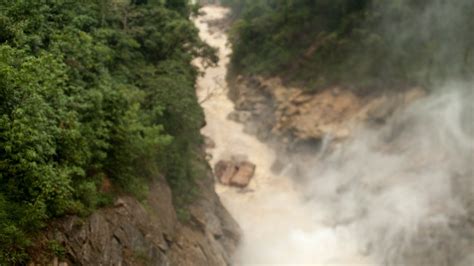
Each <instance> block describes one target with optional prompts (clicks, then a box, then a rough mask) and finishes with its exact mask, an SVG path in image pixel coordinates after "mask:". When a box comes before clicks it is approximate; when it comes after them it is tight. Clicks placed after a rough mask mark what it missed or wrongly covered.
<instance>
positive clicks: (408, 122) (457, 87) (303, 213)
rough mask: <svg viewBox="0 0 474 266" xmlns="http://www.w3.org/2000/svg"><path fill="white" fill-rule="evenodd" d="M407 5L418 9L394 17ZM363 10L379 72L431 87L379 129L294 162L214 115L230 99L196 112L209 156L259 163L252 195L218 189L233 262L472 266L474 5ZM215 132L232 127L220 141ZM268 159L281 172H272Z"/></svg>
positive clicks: (326, 143) (367, 127) (437, 2)
mask: <svg viewBox="0 0 474 266" xmlns="http://www.w3.org/2000/svg"><path fill="white" fill-rule="evenodd" d="M412 5H419V6H423V8H422V10H423V12H420V13H414V12H411V13H410V12H408V15H407V17H402V18H400V17H397V16H398V15H399V13H397V12H399V11H400V10H410V8H411V6H412ZM370 6H371V8H372V11H374V10H375V11H376V12H379V14H380V20H379V21H378V22H380V23H378V24H376V25H375V27H376V28H375V29H373V30H375V31H376V32H377V33H378V34H379V35H380V36H382V37H383V38H385V40H388V42H387V43H385V44H384V45H385V46H386V47H385V49H390V51H391V52H390V53H389V54H386V55H385V54H384V55H383V56H382V57H379V58H377V60H379V61H380V62H381V63H380V65H381V68H383V67H384V66H386V64H392V63H394V62H398V63H400V66H401V67H402V68H404V71H406V72H407V73H408V74H407V77H415V78H413V79H412V81H420V84H421V85H423V86H424V89H426V90H427V91H428V94H427V96H425V97H424V98H422V99H419V100H417V101H415V102H413V103H411V104H410V105H409V106H408V107H404V108H399V109H398V110H397V111H396V112H395V113H394V114H393V115H392V116H391V117H390V118H389V119H388V120H387V121H386V122H385V123H384V124H383V125H372V124H369V123H364V124H361V125H359V126H358V127H357V128H356V129H355V130H354V131H353V132H352V134H351V137H350V138H349V139H347V140H345V141H342V142H340V141H337V142H336V141H332V137H331V136H330V135H328V136H326V137H325V138H324V140H322V145H319V146H318V148H317V149H307V150H306V151H305V152H304V154H298V152H297V151H296V153H295V151H291V152H282V151H281V150H277V149H269V148H268V147H263V146H261V144H257V142H256V139H255V138H251V137H250V136H248V135H246V134H244V133H242V132H241V131H240V130H241V128H240V127H239V126H238V125H236V124H234V122H229V121H228V120H226V117H227V113H224V114H223V115H222V117H221V116H220V114H218V113H219V111H221V110H225V112H227V111H228V110H232V106H233V105H232V104H231V103H230V102H225V101H227V99H224V98H219V99H211V100H210V101H209V102H208V103H206V104H205V105H204V109H205V110H206V112H207V113H206V116H207V117H212V119H211V120H208V123H209V125H208V126H207V128H205V129H204V130H203V132H204V133H205V134H207V135H208V136H211V137H212V138H213V139H214V140H215V141H216V144H217V147H218V148H217V150H216V151H214V152H213V154H212V155H213V158H214V159H213V160H214V161H216V160H218V159H219V158H221V157H223V156H224V155H226V154H228V153H229V150H230V151H232V152H239V153H243V154H246V155H248V158H249V160H250V161H254V162H256V164H257V173H256V177H255V181H254V183H252V184H251V186H250V188H249V191H250V192H249V193H244V192H239V191H234V190H231V189H228V188H224V187H222V186H220V185H217V191H218V193H219V194H220V196H221V199H222V201H223V202H224V204H225V205H226V207H227V208H228V209H229V210H230V212H231V213H232V215H233V216H234V217H235V218H236V220H237V221H238V222H239V224H240V225H241V227H242V230H243V232H244V235H243V239H242V242H241V245H240V247H239V249H238V250H237V253H236V255H235V256H234V262H235V264H236V265H262V264H265V265H298V264H306V265H343V264H344V265H407V266H412V265H413V266H414V265H433V266H437V265H440V266H442V265H446V266H469V265H474V253H472V251H473V250H474V218H473V217H474V160H473V159H474V158H473V157H474V106H473V103H474V94H473V91H474V86H473V83H472V80H473V75H474V72H473V70H474V68H473V65H474V60H473V56H474V53H473V52H472V50H473V48H474V44H473V40H474V36H473V35H472V34H468V33H472V32H474V31H471V30H470V29H471V28H472V27H473V26H474V20H473V17H472V14H471V12H466V10H469V9H472V10H473V11H474V2H472V1H468V0H456V1H441V0H433V1H429V2H422V1H407V0H401V1H396V2H390V3H389V2H383V1H382V2H375V1H373V2H371V5H370ZM395 21H397V23H395ZM367 23H370V21H369V22H367ZM373 26H374V25H373V24H371V26H370V27H373ZM221 41H222V42H225V40H221ZM220 48H221V49H224V50H225V49H228V48H226V47H224V46H222V47H220ZM407 51H409V53H408V54H406V53H407ZM227 52H228V51H227ZM227 52H224V53H223V56H224V58H226V60H224V62H225V64H227V57H226V55H227ZM417 53H419V56H413V55H414V54H415V55H417ZM354 56H355V58H357V55H354ZM377 56H379V54H377ZM225 64H224V65H225ZM221 67H222V65H221ZM223 71H224V70H223ZM220 74H225V72H224V73H220ZM380 75H390V73H389V72H384V71H383V70H381V71H380ZM204 79H206V78H204ZM354 82H356V81H355V80H354ZM357 82H358V81H357ZM392 85H393V84H392ZM405 85H406V84H405ZM409 85H413V84H409ZM382 86H383V84H382ZM224 107H225V108H224ZM206 108H207V109H206ZM229 112H230V111H229ZM219 119H220V120H219ZM213 120H218V123H217V122H216V123H213V122H212V121H213ZM224 125H225V128H232V130H230V133H229V132H228V133H226V134H223V135H222V134H220V133H219V131H218V130H219V127H223V126H224ZM247 143H248V145H247ZM308 150H310V151H311V152H309V153H308ZM274 161H280V162H283V165H284V167H283V170H282V171H281V172H279V173H275V172H272V171H271V169H270V168H271V167H269V165H271V163H273V162H274Z"/></svg>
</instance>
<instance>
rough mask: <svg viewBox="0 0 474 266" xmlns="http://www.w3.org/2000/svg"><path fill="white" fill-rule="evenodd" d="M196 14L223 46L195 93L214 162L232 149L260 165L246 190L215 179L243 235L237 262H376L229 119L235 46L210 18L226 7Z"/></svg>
mask: <svg viewBox="0 0 474 266" xmlns="http://www.w3.org/2000/svg"><path fill="white" fill-rule="evenodd" d="M202 12H203V15H201V16H199V17H197V18H195V19H194V21H195V24H196V26H197V27H198V28H199V30H200V37H201V38H202V39H203V40H204V41H206V42H207V43H208V44H209V45H211V46H213V47H217V48H218V49H219V52H218V56H219V63H218V65H217V66H215V67H211V68H207V69H205V73H204V75H203V76H202V77H200V78H199V79H198V82H197V94H198V98H199V99H200V101H201V102H202V103H201V105H202V107H203V109H204V112H205V116H206V126H205V127H204V128H203V129H202V134H203V135H205V136H208V137H210V138H211V139H212V140H213V141H214V142H215V148H213V149H209V150H208V152H209V153H210V154H211V157H212V158H211V159H210V164H211V165H212V166H214V165H215V163H216V162H217V161H219V160H221V159H229V158H230V157H231V156H233V155H244V156H247V158H248V160H249V161H251V162H253V163H255V164H256V165H257V168H256V173H255V176H254V178H253V180H252V181H251V183H250V184H249V186H248V189H246V190H240V189H236V188H232V187H227V186H223V185H220V184H218V183H216V185H215V186H216V187H215V189H216V192H217V193H218V195H219V196H220V198H221V201H222V202H223V204H224V205H225V207H226V208H227V209H228V210H229V212H230V213H231V214H232V216H233V217H234V218H235V219H236V220H237V222H238V223H239V225H240V226H241V228H242V231H243V239H242V242H241V244H240V246H239V248H238V251H237V254H236V255H235V258H234V263H235V264H236V265H256V264H258V265H297V264H298V265H302V264H305V265H336V264H351V265H375V264H374V263H373V261H372V259H371V258H370V257H368V256H364V251H363V250H361V249H360V243H358V242H357V240H356V239H357V237H356V236H354V235H353V233H352V230H351V228H350V227H344V226H334V225H332V224H330V223H325V222H324V219H322V218H321V214H319V213H317V212H315V211H314V209H313V208H310V207H309V206H308V204H305V202H304V201H305V200H304V199H303V198H302V195H303V193H301V191H300V190H301V187H299V186H298V185H297V184H295V183H293V182H292V179H291V177H287V176H278V175H275V174H274V173H272V171H271V170H270V169H271V165H272V164H273V162H274V161H275V157H276V154H275V151H274V150H272V149H271V148H270V147H269V146H267V145H266V144H264V143H262V142H260V141H259V140H258V139H257V138H256V137H254V136H252V135H248V134H246V133H244V132H243V125H242V124H239V123H237V122H234V121H231V120H229V119H227V116H228V114H229V113H230V112H232V111H233V110H234V104H233V103H232V101H231V100H230V99H229V98H228V97H227V92H228V86H227V84H226V74H227V65H228V63H229V55H230V53H231V47H230V46H229V45H228V40H227V35H226V33H225V32H224V30H223V29H221V28H219V27H210V26H209V23H208V22H209V21H213V20H218V19H221V18H224V17H225V16H226V15H227V13H228V12H229V11H228V9H226V8H223V7H219V6H206V7H204V8H202Z"/></svg>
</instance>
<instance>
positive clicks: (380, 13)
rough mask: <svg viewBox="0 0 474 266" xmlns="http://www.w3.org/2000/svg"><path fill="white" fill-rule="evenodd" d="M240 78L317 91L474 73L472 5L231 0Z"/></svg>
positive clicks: (462, 1)
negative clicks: (274, 79) (275, 79)
mask: <svg viewBox="0 0 474 266" xmlns="http://www.w3.org/2000/svg"><path fill="white" fill-rule="evenodd" d="M223 2H224V3H225V4H228V5H231V6H232V10H233V13H234V18H235V19H236V20H235V23H234V26H233V29H232V32H231V33H232V34H231V37H232V38H231V41H232V44H233V47H234V53H233V56H232V62H233V66H234V67H235V69H236V71H238V72H241V73H245V74H264V75H281V76H282V77H284V78H286V79H287V80H289V81H300V82H301V81H303V82H304V84H305V85H306V86H307V87H308V88H310V89H316V88H319V87H324V86H328V85H334V84H340V85H346V86H354V87H359V88H381V87H383V88H401V87H405V86H409V85H414V84H419V85H425V86H429V85H430V84H432V83H433V82H436V81H439V80H445V79H447V78H448V77H449V78H456V79H458V78H462V79H465V78H472V75H473V74H472V73H474V51H473V49H474V35H473V34H472V33H473V32H474V16H472V11H473V10H474V1H471V0H453V1H442V0H431V1H419V0H384V1H375V0H357V1H354V0H223Z"/></svg>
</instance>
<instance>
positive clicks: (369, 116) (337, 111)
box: [229, 76, 426, 140]
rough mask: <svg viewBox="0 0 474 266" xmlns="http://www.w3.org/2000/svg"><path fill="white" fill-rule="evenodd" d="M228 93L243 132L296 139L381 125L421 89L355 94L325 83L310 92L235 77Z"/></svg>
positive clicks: (274, 81) (335, 137) (275, 82)
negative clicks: (355, 126)
mask: <svg viewBox="0 0 474 266" xmlns="http://www.w3.org/2000/svg"><path fill="white" fill-rule="evenodd" d="M231 88H232V89H231V92H230V94H229V96H230V98H231V99H233V100H234V102H235V108H236V111H234V112H233V113H231V114H230V115H229V118H230V119H232V120H235V121H238V122H242V123H244V125H245V131H246V132H247V133H251V134H254V135H257V136H261V137H262V138H261V139H266V138H268V137H269V136H271V135H273V136H287V137H288V136H289V137H291V138H292V139H295V140H311V139H319V140H320V139H322V138H323V137H324V136H327V135H330V136H331V137H332V139H333V140H343V139H346V138H348V137H349V136H350V135H351V133H352V129H353V127H354V125H357V124H360V123H361V122H368V123H374V124H383V123H384V122H385V121H386V120H387V119H388V118H389V117H390V116H391V115H392V114H393V113H394V112H395V111H396V110H398V109H403V107H404V106H406V105H407V104H409V103H411V102H413V101H415V100H417V99H419V98H421V97H423V96H424V95H425V94H426V92H425V91H424V90H423V89H422V88H411V89H408V90H406V91H402V92H393V93H391V94H390V95H378V96H359V95H356V94H355V93H354V92H352V91H351V90H348V89H343V88H339V87H332V88H327V89H325V90H321V91H318V92H315V93H310V92H307V91H305V90H303V89H301V88H294V87H286V86H285V85H283V83H282V81H281V80H280V79H279V78H270V79H264V78H260V77H245V78H244V77H241V76H239V77H237V78H236V79H235V81H234V83H233V85H232V86H231Z"/></svg>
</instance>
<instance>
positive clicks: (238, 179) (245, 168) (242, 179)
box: [230, 161, 255, 188]
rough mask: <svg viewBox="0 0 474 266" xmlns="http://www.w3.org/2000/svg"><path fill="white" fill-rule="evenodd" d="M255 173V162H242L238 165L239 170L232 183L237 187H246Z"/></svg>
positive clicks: (231, 180)
mask: <svg viewBox="0 0 474 266" xmlns="http://www.w3.org/2000/svg"><path fill="white" fill-rule="evenodd" d="M254 173H255V164H253V163H251V162H247V161H244V162H241V163H239V165H238V167H237V172H236V173H235V175H234V176H233V177H232V178H231V179H230V185H231V186H235V187H240V188H244V187H246V186H247V185H248V184H249V182H250V179H252V177H253V175H254Z"/></svg>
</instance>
